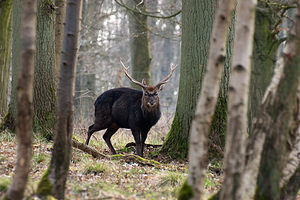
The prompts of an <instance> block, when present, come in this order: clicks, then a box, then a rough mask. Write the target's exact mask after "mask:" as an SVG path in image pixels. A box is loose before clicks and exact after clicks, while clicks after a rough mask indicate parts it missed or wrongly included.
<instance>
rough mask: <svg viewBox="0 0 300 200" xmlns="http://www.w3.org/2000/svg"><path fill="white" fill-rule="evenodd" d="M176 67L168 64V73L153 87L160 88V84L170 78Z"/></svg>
mask: <svg viewBox="0 0 300 200" xmlns="http://www.w3.org/2000/svg"><path fill="white" fill-rule="evenodd" d="M176 67H177V66H173V65H170V73H169V75H168V76H167V77H166V78H164V79H163V80H162V81H160V82H159V83H158V84H157V85H156V86H155V87H156V88H160V86H162V85H163V84H166V83H167V82H168V80H169V78H171V76H172V74H173V72H174V70H175V69H176Z"/></svg>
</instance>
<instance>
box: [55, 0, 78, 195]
mask: <svg viewBox="0 0 300 200" xmlns="http://www.w3.org/2000/svg"><path fill="white" fill-rule="evenodd" d="M81 6H82V1H81V0H67V9H66V20H65V28H64V36H63V46H62V54H61V62H60V75H59V86H58V105H57V119H56V124H55V140H54V146H53V153H52V157H51V162H50V167H49V170H50V173H49V180H50V183H51V184H52V185H53V187H52V193H53V194H54V197H55V198H57V199H64V194H65V187H66V181H67V176H68V172H69V165H70V160H71V150H72V132H73V114H74V98H73V97H74V87H75V71H76V63H77V53H78V43H79V32H80V24H81Z"/></svg>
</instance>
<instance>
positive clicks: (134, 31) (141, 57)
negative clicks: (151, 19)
mask: <svg viewBox="0 0 300 200" xmlns="http://www.w3.org/2000/svg"><path fill="white" fill-rule="evenodd" d="M128 3H129V5H130V7H131V8H133V9H135V10H136V11H138V10H141V11H145V10H146V3H145V1H140V0H130V1H128ZM129 12H130V13H129V15H128V17H129V34H130V53H131V64H132V77H133V78H134V79H136V80H138V81H140V82H141V81H142V79H145V81H146V82H147V83H148V84H150V82H151V81H150V78H151V75H150V63H151V55H150V45H149V34H148V22H147V16H146V15H142V14H139V13H136V12H132V11H129ZM131 87H133V88H138V89H140V87H139V86H137V85H136V84H134V83H132V84H131Z"/></svg>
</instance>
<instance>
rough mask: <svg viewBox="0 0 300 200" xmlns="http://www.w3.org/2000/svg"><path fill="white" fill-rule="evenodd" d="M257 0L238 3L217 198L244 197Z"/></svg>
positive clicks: (231, 199) (229, 199) (230, 199)
mask: <svg viewBox="0 0 300 200" xmlns="http://www.w3.org/2000/svg"><path fill="white" fill-rule="evenodd" d="M255 6H256V0H252V1H243V0H240V1H238V2H237V8H236V24H235V36H234V44H233V57H232V68H231V74H230V80H229V90H228V114H227V131H226V144H225V156H224V165H225V166H224V167H225V169H224V172H225V174H224V182H223V186H222V189H221V193H220V199H228V200H234V199H237V200H238V199H243V195H244V193H243V190H242V189H243V188H242V187H241V186H242V183H241V182H240V180H242V174H243V170H244V166H245V151H246V133H247V127H248V123H247V122H248V121H247V108H248V91H249V83H250V73H251V55H252V47H253V46H252V44H253V34H254V22H255Z"/></svg>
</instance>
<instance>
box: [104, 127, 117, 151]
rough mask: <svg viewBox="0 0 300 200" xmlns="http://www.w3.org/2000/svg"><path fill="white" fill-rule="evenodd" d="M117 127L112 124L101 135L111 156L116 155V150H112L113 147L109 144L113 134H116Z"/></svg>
mask: <svg viewBox="0 0 300 200" xmlns="http://www.w3.org/2000/svg"><path fill="white" fill-rule="evenodd" d="M118 129H119V126H118V125H117V124H112V125H111V126H110V127H108V129H107V130H106V131H105V133H104V135H103V139H104V141H105V142H106V144H107V146H108V148H109V149H110V151H111V153H112V154H116V153H117V152H116V150H115V149H114V147H113V145H112V144H111V141H110V138H111V136H112V135H113V134H115V133H116V132H117V130H118Z"/></svg>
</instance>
